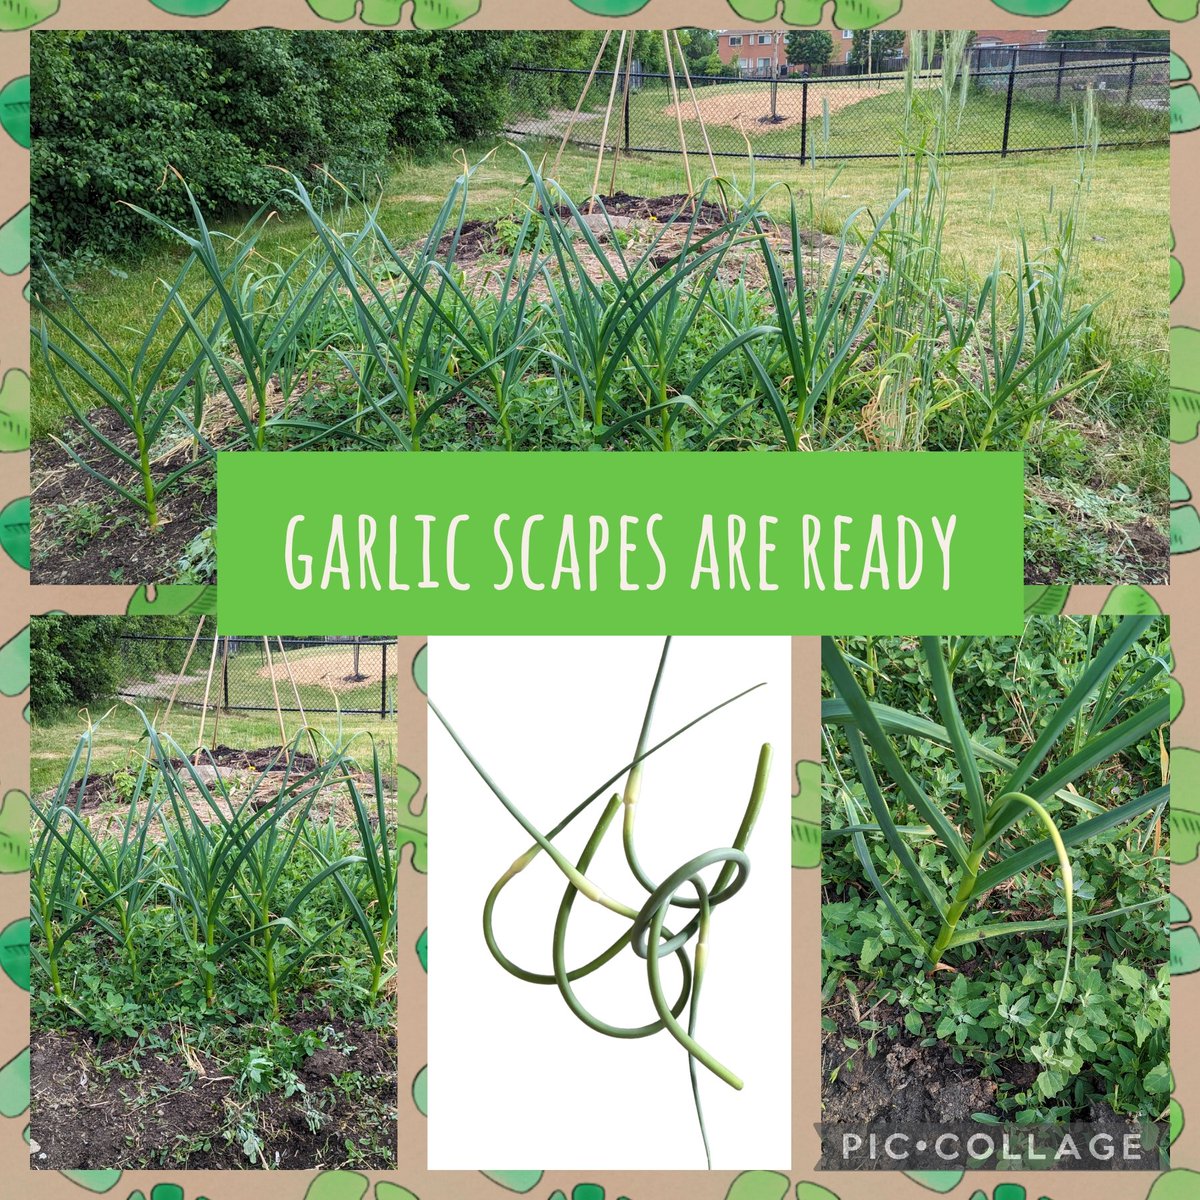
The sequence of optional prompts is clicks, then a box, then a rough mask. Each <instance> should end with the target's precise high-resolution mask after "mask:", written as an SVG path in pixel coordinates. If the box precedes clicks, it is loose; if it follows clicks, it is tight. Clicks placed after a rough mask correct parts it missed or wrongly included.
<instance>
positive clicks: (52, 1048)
mask: <svg viewBox="0 0 1200 1200" xmlns="http://www.w3.org/2000/svg"><path fill="white" fill-rule="evenodd" d="M288 1024H289V1025H290V1027H291V1028H292V1029H293V1030H295V1031H303V1030H307V1029H324V1028H325V1027H326V1026H333V1028H334V1029H335V1030H336V1031H337V1032H338V1033H339V1034H341V1035H342V1036H343V1037H344V1039H345V1041H344V1043H343V1044H344V1045H346V1046H353V1047H354V1050H353V1052H352V1053H350V1052H346V1053H343V1052H342V1051H340V1050H335V1049H332V1048H322V1049H318V1050H317V1051H315V1052H314V1053H313V1054H311V1055H310V1056H309V1058H308V1059H307V1060H306V1061H305V1063H304V1065H303V1066H302V1067H301V1068H300V1069H299V1070H298V1072H297V1074H298V1077H299V1079H300V1081H301V1082H302V1083H303V1084H304V1091H303V1092H300V1091H297V1092H296V1093H295V1094H294V1095H292V1096H291V1097H287V1098H285V1097H284V1096H283V1095H282V1093H280V1092H271V1093H268V1094H267V1095H262V1096H251V1097H248V1096H246V1095H245V1094H243V1093H241V1092H239V1091H238V1090H237V1086H236V1084H237V1081H236V1079H235V1078H233V1077H232V1074H233V1072H231V1070H230V1069H229V1068H228V1067H227V1066H226V1065H224V1064H221V1063H218V1062H215V1061H213V1060H212V1059H211V1058H208V1057H206V1056H204V1055H197V1056H196V1057H195V1059H194V1060H193V1064H192V1065H188V1064H187V1063H186V1062H185V1061H184V1060H183V1058H182V1056H180V1055H178V1053H176V1054H171V1053H169V1052H168V1051H166V1050H163V1049H157V1050H153V1051H148V1050H145V1049H141V1050H139V1048H138V1045H137V1043H136V1042H135V1041H133V1040H132V1039H128V1038H126V1039H122V1040H119V1041H106V1042H103V1043H101V1042H99V1041H98V1040H97V1039H96V1038H95V1037H94V1036H93V1035H92V1034H90V1033H85V1032H83V1031H79V1030H56V1031H38V1032H36V1033H34V1035H33V1036H32V1038H31V1041H30V1049H31V1053H32V1058H31V1064H30V1074H31V1087H30V1091H31V1103H30V1128H29V1133H30V1137H31V1139H32V1141H33V1142H34V1143H36V1145H37V1150H36V1151H35V1152H34V1153H32V1154H31V1155H30V1165H31V1166H32V1167H34V1168H36V1169H43V1170H55V1171H65V1170H97V1169H101V1168H110V1169H111V1168H136V1167H149V1166H154V1167H160V1166H171V1167H175V1168H178V1169H182V1170H198V1171H207V1170H230V1169H233V1170H236V1169H239V1168H253V1166H254V1165H255V1164H252V1163H251V1162H250V1160H249V1159H248V1158H247V1157H246V1155H245V1153H244V1152H243V1150H242V1147H241V1145H240V1144H239V1142H238V1140H237V1139H236V1137H234V1136H233V1133H232V1131H233V1130H234V1129H236V1127H237V1125H238V1119H239V1113H243V1114H244V1113H245V1112H246V1111H249V1110H252V1112H253V1128H254V1129H255V1131H256V1133H257V1136H258V1137H259V1138H260V1139H261V1141H262V1143H263V1152H264V1154H265V1155H266V1156H267V1158H268V1161H269V1164H270V1166H272V1167H273V1168H275V1167H277V1168H282V1169H284V1170H311V1169H314V1168H320V1169H323V1170H338V1169H341V1168H343V1167H345V1166H347V1165H352V1166H353V1167H354V1168H355V1169H361V1170H387V1169H389V1168H391V1167H394V1166H395V1163H396V1155H395V1146H396V1129H395V1123H394V1122H395V1115H396V1097H397V1091H396V1087H397V1083H396V1045H395V1039H394V1037H393V1036H392V1035H391V1034H387V1035H385V1034H382V1033H380V1032H377V1031H375V1030H370V1029H366V1028H364V1027H362V1026H361V1025H358V1024H356V1023H353V1022H347V1021H345V1020H344V1019H343V1018H341V1017H339V1016H335V1015H333V1014H332V1013H329V1012H325V1011H323V1012H316V1013H301V1014H297V1015H296V1016H294V1017H293V1018H290V1019H289V1020H288ZM157 1032H158V1033H159V1034H160V1035H162V1039H163V1040H165V1041H166V1042H168V1043H169V1042H170V1041H171V1037H172V1034H171V1031H170V1030H169V1029H166V1028H164V1029H162V1030H159V1031H157ZM351 1071H354V1072H358V1073H359V1074H361V1076H362V1080H361V1082H360V1083H356V1084H355V1085H354V1087H352V1088H347V1089H346V1090H343V1089H340V1088H338V1087H336V1086H335V1085H334V1084H333V1080H334V1078H335V1077H336V1076H339V1075H344V1074H345V1073H346V1072H351ZM347 1091H349V1092H350V1094H349V1095H347ZM306 1107H307V1108H308V1110H309V1112H308V1115H306V1112H305V1110H306ZM314 1111H315V1112H316V1113H319V1114H320V1117H319V1118H317V1119H315V1120H314V1118H313V1116H312V1114H313V1112H314ZM383 1113H386V1114H390V1122H391V1123H390V1124H389V1125H381V1123H380V1115H381V1114H383ZM243 1120H244V1117H243ZM317 1123H319V1128H318V1129H317V1130H316V1131H315V1132H314V1131H313V1129H312V1127H311V1126H312V1125H313V1124H317ZM347 1140H350V1141H351V1142H353V1144H354V1146H355V1147H356V1152H355V1157H354V1159H353V1162H352V1163H348V1162H347V1149H346V1142H347Z"/></svg>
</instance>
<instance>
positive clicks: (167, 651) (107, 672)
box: [29, 613, 195, 721]
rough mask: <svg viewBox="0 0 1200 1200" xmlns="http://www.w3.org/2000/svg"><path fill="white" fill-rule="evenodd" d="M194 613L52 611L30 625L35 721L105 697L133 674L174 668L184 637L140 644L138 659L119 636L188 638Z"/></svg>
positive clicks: (183, 649) (180, 658) (184, 645)
mask: <svg viewBox="0 0 1200 1200" xmlns="http://www.w3.org/2000/svg"><path fill="white" fill-rule="evenodd" d="M194 631H195V620H194V618H192V617H76V616H68V615H66V614H64V613H51V614H49V615H47V616H41V617H35V618H34V619H33V620H32V621H31V622H30V623H29V633H30V638H29V676H30V688H29V697H30V712H31V715H32V716H33V719H34V720H35V721H47V720H52V719H53V718H54V717H56V716H58V715H60V714H61V713H63V712H65V711H67V710H69V709H73V708H81V707H83V706H85V705H89V704H95V703H96V702H97V701H103V700H107V699H109V698H110V697H111V696H112V695H113V693H114V692H115V691H116V690H117V688H118V687H119V686H120V685H121V683H122V682H123V681H124V680H126V679H129V678H132V677H134V675H135V674H140V675H141V676H143V677H144V678H151V677H153V676H154V675H156V674H157V673H158V672H160V671H170V670H178V668H179V666H180V665H181V664H182V661H183V656H184V654H185V653H186V652H187V645H188V644H187V642H186V641H170V642H156V641H146V642H139V643H138V648H139V653H138V655H137V657H136V659H130V658H129V657H127V656H126V655H125V654H124V653H123V651H122V646H121V641H120V636H119V635H120V634H122V633H125V634H131V633H132V634H138V633H140V634H147V635H155V634H157V635H160V636H168V635H170V636H173V637H178V638H184V637H189V638H190V637H191V635H192V633H193V632H194Z"/></svg>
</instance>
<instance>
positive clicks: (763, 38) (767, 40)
mask: <svg viewBox="0 0 1200 1200" xmlns="http://www.w3.org/2000/svg"><path fill="white" fill-rule="evenodd" d="M758 44H759V45H760V46H769V45H770V44H771V35H770V34H769V33H760V34H759V35H758Z"/></svg>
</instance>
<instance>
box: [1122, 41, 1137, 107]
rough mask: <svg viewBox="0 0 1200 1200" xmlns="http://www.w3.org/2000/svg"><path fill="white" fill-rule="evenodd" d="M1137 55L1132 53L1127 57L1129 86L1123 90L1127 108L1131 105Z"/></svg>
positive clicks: (1135, 78)
mask: <svg viewBox="0 0 1200 1200" xmlns="http://www.w3.org/2000/svg"><path fill="white" fill-rule="evenodd" d="M1137 62H1138V59H1137V53H1136V52H1134V53H1133V54H1131V55H1130V56H1129V84H1128V86H1127V87H1126V88H1125V107H1126V108H1128V107H1129V106H1130V105H1131V104H1132V103H1133V85H1134V82H1135V81H1136V80H1137Z"/></svg>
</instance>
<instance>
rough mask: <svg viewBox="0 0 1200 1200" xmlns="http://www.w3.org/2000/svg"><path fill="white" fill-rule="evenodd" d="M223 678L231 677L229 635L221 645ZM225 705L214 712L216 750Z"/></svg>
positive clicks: (213, 746) (213, 743) (214, 747)
mask: <svg viewBox="0 0 1200 1200" xmlns="http://www.w3.org/2000/svg"><path fill="white" fill-rule="evenodd" d="M221 678H222V679H228V678H229V638H228V637H226V638H225V644H224V645H223V646H222V647H221ZM225 700H226V703H228V701H229V697H228V696H226V697H225ZM223 707H224V706H223V705H220V704H218V705H217V707H216V711H215V712H214V713H213V739H212V748H213V749H214V750H215V749H216V748H217V744H218V743H217V732H218V731H219V730H220V728H221V709H222V708H223Z"/></svg>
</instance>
